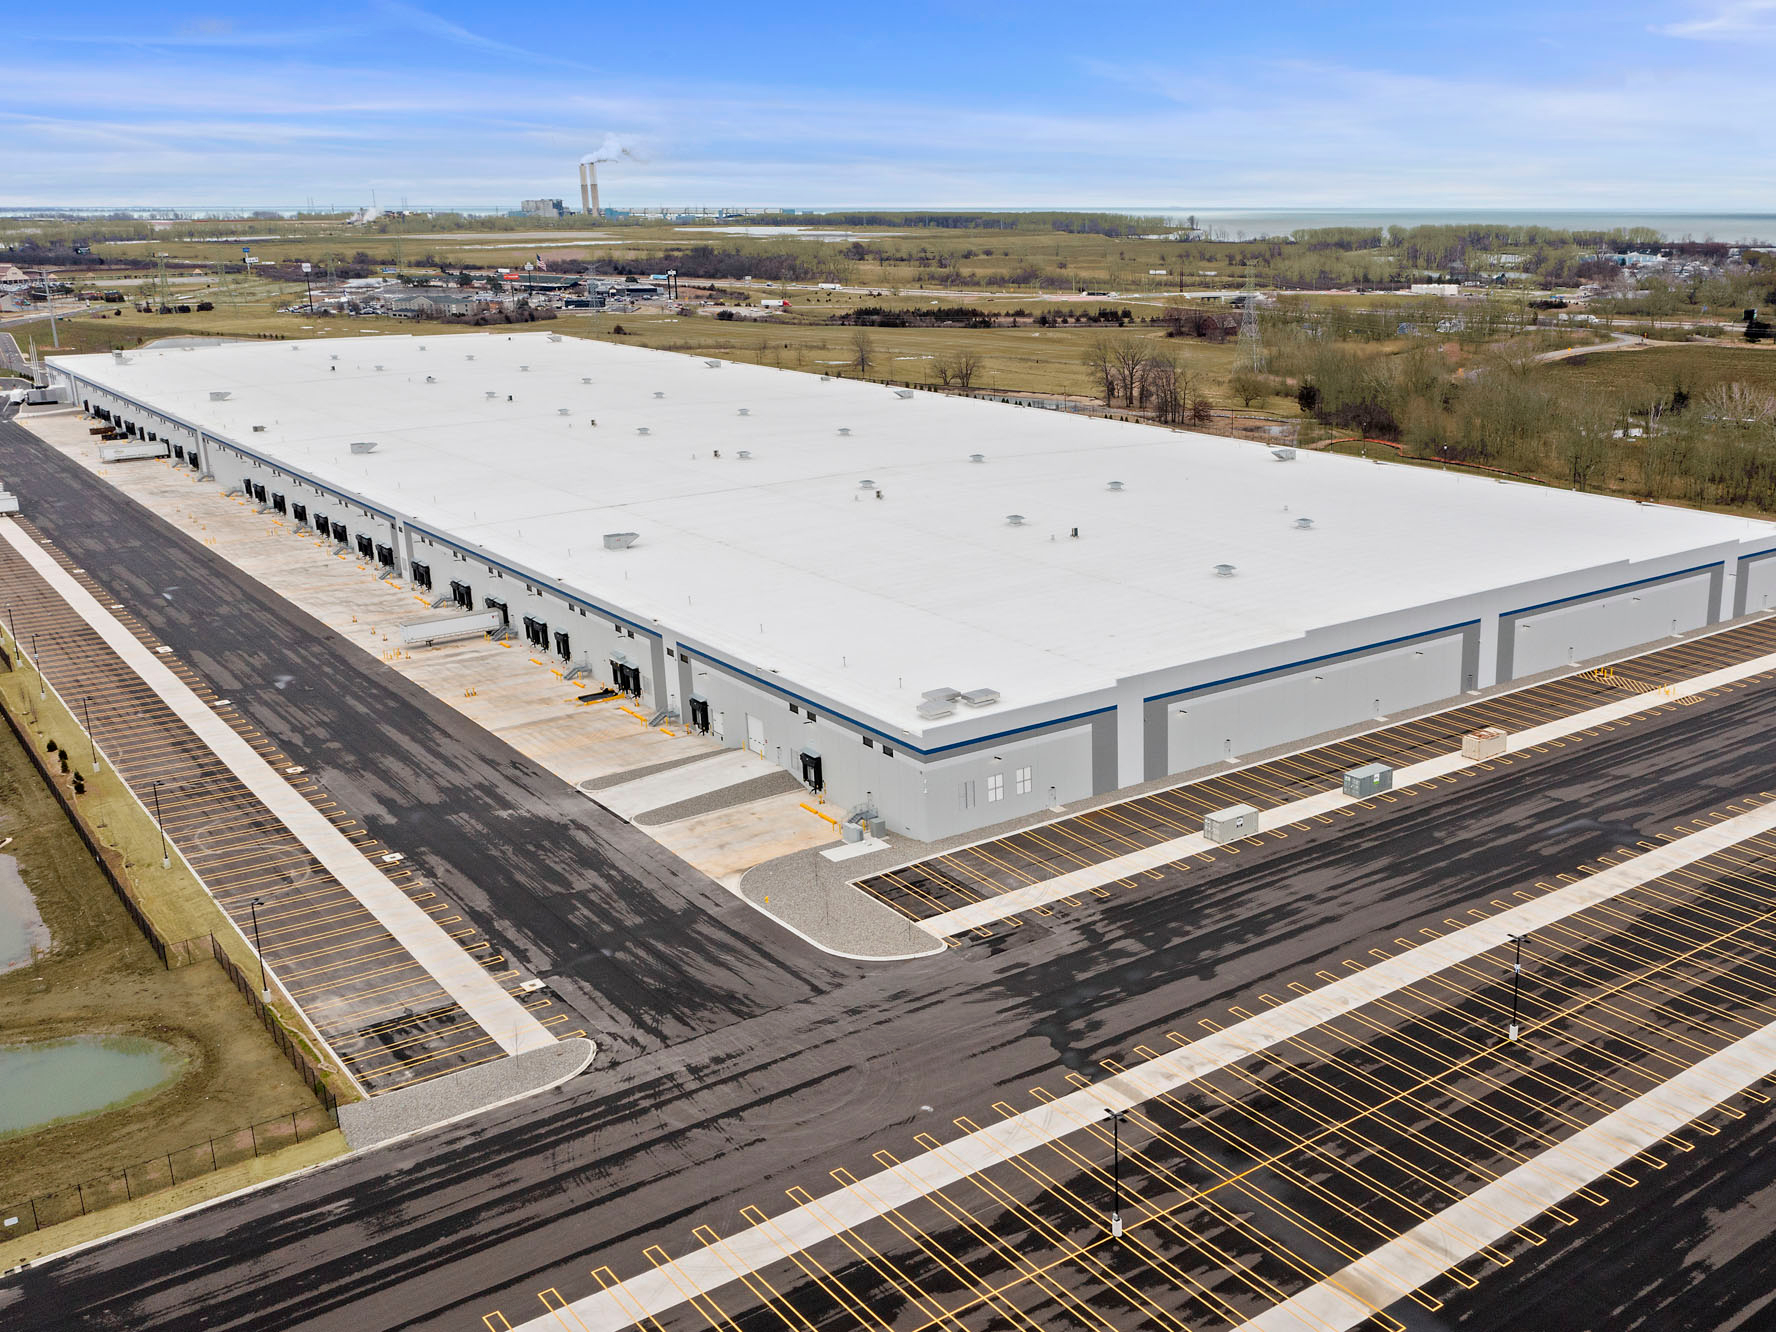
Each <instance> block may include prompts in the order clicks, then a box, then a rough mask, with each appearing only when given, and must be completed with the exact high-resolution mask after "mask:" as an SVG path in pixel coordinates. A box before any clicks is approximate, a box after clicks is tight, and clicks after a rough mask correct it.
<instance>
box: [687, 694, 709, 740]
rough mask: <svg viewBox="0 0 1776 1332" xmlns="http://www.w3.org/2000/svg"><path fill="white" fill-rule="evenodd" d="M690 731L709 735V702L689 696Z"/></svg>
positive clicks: (693, 695)
mask: <svg viewBox="0 0 1776 1332" xmlns="http://www.w3.org/2000/svg"><path fill="white" fill-rule="evenodd" d="M691 729H692V730H694V731H701V732H702V733H703V734H704V735H708V734H709V700H708V699H706V698H698V697H697V696H696V695H695V694H692V695H691Z"/></svg>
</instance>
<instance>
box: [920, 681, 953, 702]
mask: <svg viewBox="0 0 1776 1332" xmlns="http://www.w3.org/2000/svg"><path fill="white" fill-rule="evenodd" d="M919 697H920V698H922V699H924V700H925V701H926V702H927V703H954V702H955V701H956V700H957V699H959V698H961V697H962V691H961V690H960V689H951V688H950V687H949V686H948V685H945V686H944V687H943V688H941V689H927V690H926V691H925V692H924V693H923V694H921V695H919Z"/></svg>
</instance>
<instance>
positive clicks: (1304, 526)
mask: <svg viewBox="0 0 1776 1332" xmlns="http://www.w3.org/2000/svg"><path fill="white" fill-rule="evenodd" d="M1313 525H1314V520H1313V519H1312V518H1297V519H1296V520H1295V527H1296V530H1298V531H1302V532H1305V531H1308V530H1309V529H1310V528H1312V527H1313Z"/></svg>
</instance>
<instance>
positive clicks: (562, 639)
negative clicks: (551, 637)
mask: <svg viewBox="0 0 1776 1332" xmlns="http://www.w3.org/2000/svg"><path fill="white" fill-rule="evenodd" d="M555 655H556V656H557V657H560V658H561V660H563V661H566V660H567V659H568V658H569V657H571V656H573V653H572V652H570V651H568V647H567V635H566V634H564V633H562V632H561V630H559V629H557V630H556V631H555Z"/></svg>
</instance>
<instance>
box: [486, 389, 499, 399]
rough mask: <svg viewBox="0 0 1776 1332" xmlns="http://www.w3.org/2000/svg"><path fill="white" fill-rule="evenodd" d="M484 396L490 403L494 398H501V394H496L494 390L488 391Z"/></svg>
mask: <svg viewBox="0 0 1776 1332" xmlns="http://www.w3.org/2000/svg"><path fill="white" fill-rule="evenodd" d="M482 396H483V397H485V398H487V399H488V400H489V401H492V400H493V399H494V398H497V397H499V394H498V393H495V392H494V391H493V390H492V389H488V390H487V392H486V393H484V394H483V395H482Z"/></svg>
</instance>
